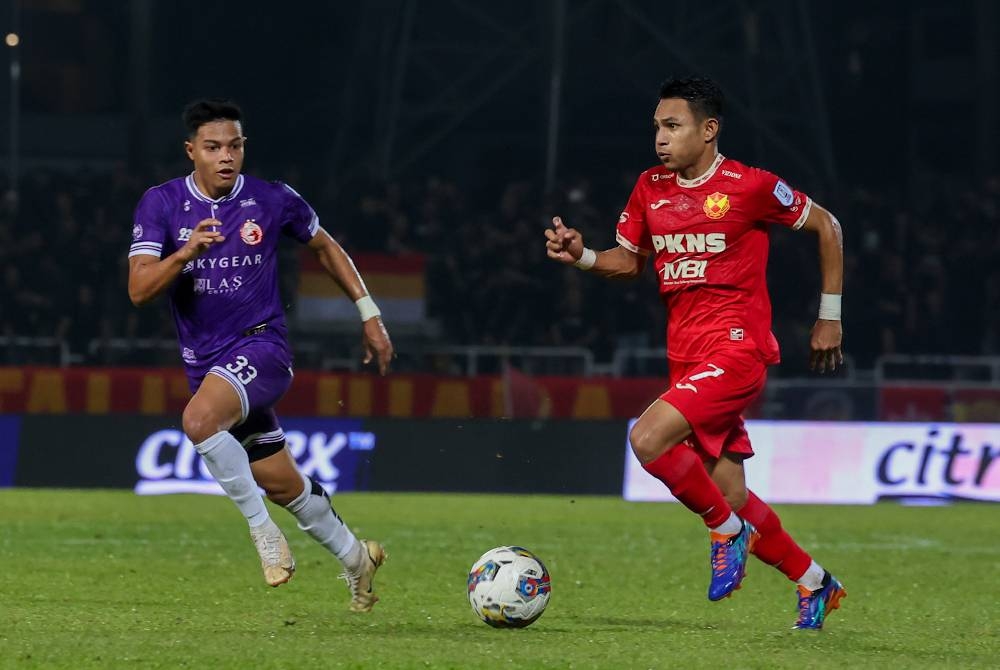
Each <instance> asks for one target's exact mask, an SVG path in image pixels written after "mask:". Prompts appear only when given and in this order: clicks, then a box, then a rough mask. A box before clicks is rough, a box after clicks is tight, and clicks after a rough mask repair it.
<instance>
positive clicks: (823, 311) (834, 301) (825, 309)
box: [819, 293, 841, 321]
mask: <svg viewBox="0 0 1000 670" xmlns="http://www.w3.org/2000/svg"><path fill="white" fill-rule="evenodd" d="M840 299H841V296H840V295H838V294H836V293H820V295H819V318H820V319H822V320H823V321H840Z"/></svg>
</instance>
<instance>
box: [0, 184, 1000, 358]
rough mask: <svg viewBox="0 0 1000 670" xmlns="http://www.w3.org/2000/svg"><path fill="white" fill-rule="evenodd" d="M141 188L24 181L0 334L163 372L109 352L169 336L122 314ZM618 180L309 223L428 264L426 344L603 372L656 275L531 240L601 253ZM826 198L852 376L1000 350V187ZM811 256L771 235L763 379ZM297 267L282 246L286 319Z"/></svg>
mask: <svg viewBox="0 0 1000 670" xmlns="http://www.w3.org/2000/svg"><path fill="white" fill-rule="evenodd" d="M164 174H165V173H164ZM148 183H152V181H151V180H150V181H149V182H148ZM148 183H147V180H146V179H145V178H143V177H140V176H138V175H134V174H131V173H129V172H127V171H126V170H125V169H124V168H123V167H121V166H116V167H114V168H112V169H111V170H110V171H109V172H107V173H102V174H94V173H87V172H80V173H77V174H65V173H59V174H56V173H50V172H48V171H45V170H35V171H31V172H29V173H27V174H25V175H24V178H23V182H22V185H23V188H22V191H21V196H20V201H19V203H18V207H17V208H16V210H15V208H13V207H12V206H11V205H12V203H11V202H10V201H5V202H4V206H3V208H2V209H0V260H2V262H3V273H2V275H0V281H2V289H3V298H2V309H0V335H4V336H27V337H43V336H45V337H55V338H57V339H59V340H61V341H63V342H65V344H66V345H67V346H68V347H69V350H70V351H71V352H72V354H73V361H74V362H80V363H93V364H104V363H108V364H114V363H122V364H126V363H127V364H158V363H167V364H175V363H176V357H177V354H176V351H174V350H172V349H170V348H166V349H163V350H161V349H157V348H156V347H152V348H147V349H143V350H135V351H131V352H129V351H127V349H128V348H127V347H126V348H122V347H117V348H116V347H115V346H113V345H112V342H113V341H114V340H115V339H116V338H117V339H125V340H129V341H134V340H136V339H141V338H145V339H152V340H156V339H160V338H167V339H169V338H170V337H171V335H172V332H173V326H172V324H171V322H170V318H169V313H168V310H166V309H157V308H155V307H154V308H152V309H145V310H136V309H135V308H133V307H132V305H131V304H130V303H129V301H128V297H127V293H126V286H125V278H126V266H127V263H126V259H125V249H126V248H127V244H128V234H129V231H130V229H131V225H130V221H131V214H132V208H133V207H134V204H135V202H136V201H137V200H138V198H139V196H140V195H141V193H142V191H143V190H144V189H145V187H146V186H147V185H148ZM622 183H624V184H625V186H624V187H623V186H622V185H621V184H622ZM630 186H631V184H630V183H629V180H626V181H624V182H622V181H621V179H620V176H618V175H605V176H604V177H603V180H602V179H600V178H595V179H585V178H581V177H569V178H567V179H566V181H565V182H564V183H562V184H560V185H559V186H558V187H557V188H556V189H555V190H554V192H552V193H549V194H544V193H542V192H541V188H540V186H539V184H537V183H535V182H532V181H512V182H509V183H501V184H469V185H463V186H459V184H458V183H456V182H454V181H450V180H448V179H446V178H442V177H439V176H430V177H426V178H423V179H421V180H418V181H401V182H390V183H385V184H370V185H368V186H365V187H363V188H361V189H360V190H359V191H356V192H354V193H353V194H349V195H348V194H345V195H344V196H343V197H342V198H341V199H340V201H343V202H349V203H353V205H352V206H350V207H349V208H348V211H337V210H338V207H337V203H334V204H333V206H332V207H328V208H327V209H332V210H333V211H321V212H320V216H321V220H323V221H324V224H325V225H326V226H327V227H328V229H329V230H330V231H331V233H332V234H334V235H335V236H336V237H337V239H338V240H340V241H341V243H342V244H344V246H345V247H346V248H348V250H349V251H359V252H376V253H387V254H393V255H400V254H408V253H422V254H424V255H426V256H427V276H426V280H427V291H428V295H427V310H428V314H429V317H430V318H431V319H432V320H433V321H434V322H435V323H436V324H437V326H438V327H437V328H436V329H433V331H432V332H434V333H436V334H435V335H434V339H433V341H432V342H431V343H432V344H440V345H472V344H492V345H511V346H572V347H587V348H589V349H591V350H592V351H594V354H595V357H596V359H597V360H598V361H599V362H607V361H609V360H610V359H611V357H612V356H613V354H614V351H615V349H616V348H628V347H631V348H646V347H650V348H661V347H662V345H663V332H664V330H663V328H664V310H663V307H662V305H661V304H660V302H659V300H658V298H657V295H656V277H655V276H654V273H653V272H652V271H650V270H649V269H648V268H647V272H646V273H645V274H644V275H643V277H641V278H640V279H639V280H637V281H636V282H633V283H630V284H628V283H608V282H601V281H597V280H595V279H593V278H591V277H588V276H586V275H585V274H583V273H581V272H579V271H577V270H574V269H572V268H565V267H561V266H558V265H557V264H555V263H551V262H550V261H548V259H547V258H546V257H545V253H544V245H543V243H542V240H543V236H542V231H543V230H544V229H545V227H547V226H548V225H550V220H551V217H552V215H554V214H559V215H561V216H563V217H564V219H565V221H566V223H567V225H570V226H573V227H576V228H578V229H580V230H581V231H582V232H583V234H584V236H585V238H586V239H587V243H588V245H589V246H592V247H594V248H609V247H611V246H613V245H614V226H615V222H616V221H617V214H618V212H619V210H620V207H621V205H622V203H623V202H624V199H625V197H626V196H627V193H628V188H629V187H630ZM936 193H947V194H948V196H947V199H941V198H938V199H936V200H935V199H934V198H935V195H934V194H936ZM921 198H926V201H924V200H921ZM317 200H319V198H317ZM340 201H338V202H340ZM823 201H824V204H828V205H829V208H830V209H831V210H832V211H834V212H835V213H836V214H837V215H838V217H839V218H840V220H841V222H842V223H843V226H844V231H845V247H846V248H845V252H846V268H847V272H846V274H847V287H846V292H847V299H846V300H845V314H846V316H845V331H846V339H845V347H846V350H847V352H848V353H850V354H851V355H852V357H853V358H854V360H855V361H856V362H857V364H858V365H859V366H860V367H870V366H871V365H872V363H873V361H874V359H875V358H876V357H877V356H878V355H880V354H886V353H914V354H915V353H956V354H958V353H961V354H1000V270H997V269H996V263H995V259H996V258H998V257H1000V238H998V237H997V236H996V234H995V232H994V231H995V229H996V227H997V224H998V218H1000V176H997V177H993V178H991V179H989V180H987V181H986V182H985V183H983V184H982V185H981V186H980V187H979V188H972V187H970V186H963V187H958V188H957V189H956V190H955V193H952V192H950V191H941V190H940V189H927V190H926V191H925V192H924V193H923V194H922V195H921V196H920V197H918V198H914V199H910V200H908V199H906V198H903V197H900V196H898V195H896V194H890V193H873V192H869V191H866V190H863V189H855V190H853V191H847V192H845V193H843V194H841V195H840V196H839V197H836V196H835V197H831V198H824V199H823ZM321 209H323V208H321ZM814 249H815V246H814V242H811V241H809V240H804V239H803V238H802V236H801V235H799V234H795V233H790V232H788V231H784V230H775V231H774V234H773V235H772V250H771V261H770V266H769V276H770V287H771V291H772V299H773V302H774V328H775V331H776V333H777V335H778V337H779V340H780V342H781V344H782V346H783V349H784V358H785V360H786V362H788V365H786V366H785V367H783V368H779V369H778V370H776V372H777V373H778V374H786V375H791V374H802V373H803V372H804V370H805V362H806V360H807V355H808V336H809V335H808V334H809V329H810V327H811V326H812V323H813V320H814V318H815V317H814V315H815V313H816V300H817V295H818V290H819V274H818V269H817V259H816V258H815V251H814ZM295 258H296V255H295V253H294V250H289V251H288V253H283V265H284V271H285V276H284V277H283V280H282V287H283V293H284V294H285V295H286V296H288V302H289V305H290V309H292V310H294V286H295V267H294V259H295ZM292 323H294V319H292ZM294 335H295V336H296V337H297V338H300V339H301V338H307V337H309V336H310V335H309V334H307V333H294ZM313 337H317V336H315V335H313ZM318 337H322V336H318ZM4 351H7V349H4ZM12 356H13V355H12V354H5V360H7V362H8V363H17V362H22V361H21V360H20V359H17V358H16V356H15V357H14V358H12Z"/></svg>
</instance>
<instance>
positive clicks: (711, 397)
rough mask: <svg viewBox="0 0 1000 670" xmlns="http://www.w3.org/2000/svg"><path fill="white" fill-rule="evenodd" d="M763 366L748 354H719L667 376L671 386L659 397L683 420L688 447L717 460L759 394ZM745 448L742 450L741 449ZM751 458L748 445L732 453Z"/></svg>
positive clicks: (764, 378)
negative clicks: (688, 435) (688, 430)
mask: <svg viewBox="0 0 1000 670" xmlns="http://www.w3.org/2000/svg"><path fill="white" fill-rule="evenodd" d="M766 379H767V368H766V366H765V365H764V364H763V363H761V362H760V361H758V360H757V359H756V358H754V357H753V356H752V355H750V354H745V353H728V352H727V353H723V354H719V355H717V356H713V357H711V358H710V359H709V360H706V361H704V362H702V363H698V364H694V365H685V366H684V367H683V369H682V370H681V371H680V372H679V373H677V372H673V371H672V373H671V386H670V388H669V389H667V391H666V392H665V393H664V394H663V395H661V396H660V399H661V400H663V401H664V402H667V403H669V404H671V405H673V406H674V407H676V408H677V410H678V411H679V412H680V413H681V414H682V415H683V416H684V418H685V419H686V420H687V422H688V425H689V426H690V427H691V432H692V433H693V438H692V443H693V444H695V446H697V447H698V448H699V450H700V451H701V452H702V454H703V456H706V457H709V458H712V459H716V458H719V457H720V456H721V455H722V453H723V451H724V450H725V449H726V447H727V442H728V441H730V438H731V436H732V435H733V434H734V431H739V430H742V425H743V420H742V418H741V416H740V415H741V413H742V412H743V411H744V410H745V409H746V408H747V407H749V405H750V403H751V402H753V400H754V399H755V398H756V397H757V396H758V395H759V394H760V392H761V390H763V388H764V383H765V381H766ZM744 447H745V449H744ZM733 450H735V451H745V452H746V453H747V455H752V454H753V451H752V450H750V449H749V442H747V443H746V445H743V446H740V447H739V448H736V449H733Z"/></svg>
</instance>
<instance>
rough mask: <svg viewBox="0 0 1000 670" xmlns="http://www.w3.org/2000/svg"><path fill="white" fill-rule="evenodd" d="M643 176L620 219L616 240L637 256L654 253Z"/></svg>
mask: <svg viewBox="0 0 1000 670" xmlns="http://www.w3.org/2000/svg"><path fill="white" fill-rule="evenodd" d="M644 178H646V175H645V174H643V175H642V176H640V177H639V180H638V181H637V182H636V184H635V188H633V189H632V195H630V196H629V198H628V203H627V204H626V205H625V210H624V211H623V212H622V214H621V216H620V217H618V229H617V231H616V233H615V239H616V240H617V241H618V244H620V245H621V246H623V247H625V248H626V249H628V250H629V251H631V252H632V253H635V254H642V255H643V256H646V255H648V254H651V253H653V240H652V239H651V238H650V237H649V227H648V226H647V225H646V202H645V199H644V198H643V195H642V184H643V179H644Z"/></svg>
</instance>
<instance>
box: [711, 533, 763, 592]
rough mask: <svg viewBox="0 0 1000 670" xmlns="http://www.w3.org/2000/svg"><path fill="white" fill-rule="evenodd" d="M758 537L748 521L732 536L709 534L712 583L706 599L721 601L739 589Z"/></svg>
mask: <svg viewBox="0 0 1000 670" xmlns="http://www.w3.org/2000/svg"><path fill="white" fill-rule="evenodd" d="M758 537H759V535H758V533H757V529H756V528H754V527H753V526H752V525H750V523H749V522H748V521H743V528H742V529H741V530H740V532H738V533H735V534H733V535H722V534H721V533H714V532H713V533H711V538H712V583H711V584H709V585H708V599H709V600H722V599H723V598H728V597H729V596H731V595H732V594H733V591H735V590H736V589H738V588H740V584H741V583H742V582H743V578H744V577H745V576H746V574H747V558H749V557H750V552H751V551H752V550H753V545H754V544H755V543H756V542H757V538H758Z"/></svg>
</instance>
